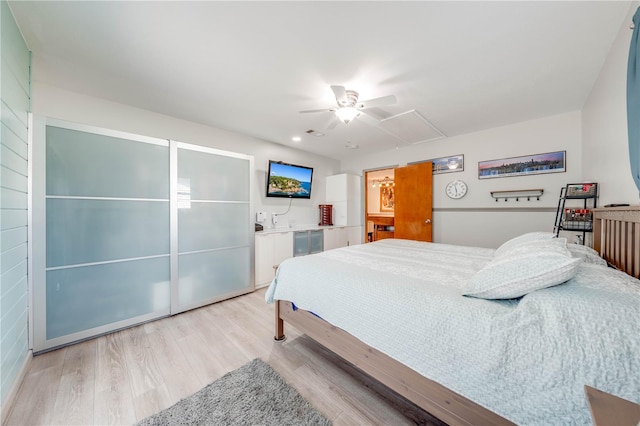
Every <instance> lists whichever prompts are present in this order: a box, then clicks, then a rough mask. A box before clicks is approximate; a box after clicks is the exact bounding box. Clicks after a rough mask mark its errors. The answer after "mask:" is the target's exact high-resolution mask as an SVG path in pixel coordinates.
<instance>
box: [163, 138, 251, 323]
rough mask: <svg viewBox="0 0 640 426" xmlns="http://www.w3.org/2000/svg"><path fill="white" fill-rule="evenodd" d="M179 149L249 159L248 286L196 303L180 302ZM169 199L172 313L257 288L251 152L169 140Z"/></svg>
mask: <svg viewBox="0 0 640 426" xmlns="http://www.w3.org/2000/svg"><path fill="white" fill-rule="evenodd" d="M178 149H185V150H190V151H196V152H202V153H205V154H214V155H220V156H223V157H231V158H238V159H242V160H247V161H248V162H249V174H250V176H249V202H248V204H249V217H248V218H247V227H248V230H249V236H250V238H249V240H248V245H249V253H250V259H249V265H250V274H249V279H250V282H249V288H248V289H241V290H238V291H235V292H231V293H225V294H224V295H221V296H220V297H214V298H211V299H207V300H204V301H199V302H197V303H192V304H185V305H182V306H180V305H179V303H178V302H179V296H178V292H179V273H180V271H179V267H178V260H179V258H178V253H179V250H178ZM169 158H170V163H169V174H170V179H169V191H170V193H169V200H170V208H169V209H170V212H171V218H170V226H171V241H170V252H171V315H175V314H178V313H180V312H185V311H188V310H191V309H195V308H198V307H200V306H205V305H208V304H211V303H215V302H218V301H221V300H225V299H229V298H231V297H236V296H240V295H242V294H247V293H250V292H252V291H254V290H255V260H254V259H255V238H254V234H255V228H254V227H255V222H254V221H253V217H254V203H253V197H254V182H253V181H254V179H253V174H254V159H253V156H252V155H245V154H239V153H236V152H230V151H224V150H220V149H215V148H209V147H205V146H202V145H193V144H189V143H185V142H178V141H175V140H169Z"/></svg>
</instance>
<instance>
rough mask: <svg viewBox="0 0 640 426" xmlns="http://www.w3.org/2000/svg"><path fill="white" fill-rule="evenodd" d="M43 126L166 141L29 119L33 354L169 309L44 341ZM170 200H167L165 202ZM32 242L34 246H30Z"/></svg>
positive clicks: (157, 142) (159, 141)
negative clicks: (30, 135) (30, 124)
mask: <svg viewBox="0 0 640 426" xmlns="http://www.w3.org/2000/svg"><path fill="white" fill-rule="evenodd" d="M47 126H54V127H60V128H64V129H69V130H76V131H80V132H87V133H93V134H98V135H103V136H109V137H115V138H121V139H127V140H133V141H137V142H144V143H148V144H154V145H160V146H166V147H168V146H169V141H168V140H164V139H157V138H151V137H146V136H141V135H136V134H131V133H126V132H120V131H116V130H110V129H104V128H99V127H94V126H88V125H84V124H78V123H72V122H68V121H63V120H58V119H53V118H48V117H40V116H37V115H33V116H32V127H31V129H30V130H31V134H32V138H31V142H32V144H31V158H30V159H29V162H30V163H31V167H32V168H31V171H32V175H31V176H32V178H31V185H30V188H29V189H30V190H29V206H30V211H29V218H30V223H29V228H30V232H31V238H30V239H29V243H28V250H29V253H30V254H31V256H30V257H29V272H30V274H29V289H30V291H31V305H30V309H29V311H30V314H29V316H30V319H31V320H32V321H31V323H30V324H31V326H30V329H31V331H30V336H32V341H31V342H30V343H31V348H32V349H33V351H34V352H41V351H45V350H49V349H52V348H55V347H58V346H63V345H66V344H69V343H71V342H75V341H80V340H84V339H88V338H92V337H96V336H99V335H102V334H106V333H109V332H112V331H115V330H118V329H121V328H126V327H130V326H132V325H136V324H140V323H143V322H146V321H150V320H153V319H157V318H161V317H165V316H168V315H169V314H170V309H163V310H159V311H155V312H152V313H148V314H145V315H140V316H136V317H134V318H129V319H126V320H122V321H118V322H114V323H110V324H106V325H102V326H98V327H94V328H91V329H87V330H82V331H79V332H76V333H72V334H67V335H64V336H60V337H56V338H52V339H49V340H47V335H46V332H47V329H46V318H47V300H46V294H47V293H46V284H47V280H46V273H47V263H46V255H47V253H46V241H47V239H46V235H47V229H46V223H47V222H46V128H47ZM169 201H170V200H169ZM34 241H35V242H36V244H34Z"/></svg>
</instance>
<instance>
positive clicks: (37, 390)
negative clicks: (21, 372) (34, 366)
mask: <svg viewBox="0 0 640 426" xmlns="http://www.w3.org/2000/svg"><path fill="white" fill-rule="evenodd" d="M61 377H62V364H60V365H56V366H53V367H49V368H45V369H41V370H38V371H34V372H30V373H28V374H27V375H26V376H25V378H24V380H23V382H22V384H21V386H20V390H19V391H18V394H17V395H16V399H15V402H14V406H13V408H12V411H11V414H10V415H9V418H8V419H7V421H6V424H7V425H49V424H53V423H52V422H51V418H52V415H53V407H54V405H55V402H56V397H57V396H58V388H59V386H60V378H61Z"/></svg>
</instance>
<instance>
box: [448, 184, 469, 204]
mask: <svg viewBox="0 0 640 426" xmlns="http://www.w3.org/2000/svg"><path fill="white" fill-rule="evenodd" d="M444 191H445V192H446V194H447V195H448V196H449V198H453V199H454V200H457V199H458V198H462V197H464V196H465V194H466V193H467V184H466V183H464V182H463V181H461V180H453V181H451V182H449V183H448V184H447V187H446V188H445V190H444Z"/></svg>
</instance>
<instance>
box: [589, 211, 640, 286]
mask: <svg viewBox="0 0 640 426" xmlns="http://www.w3.org/2000/svg"><path fill="white" fill-rule="evenodd" d="M592 212H593V222H594V223H593V248H594V250H596V251H597V252H598V253H600V256H601V257H602V258H604V259H605V260H606V261H607V262H609V264H610V265H612V266H614V267H615V268H617V269H620V270H621V271H624V272H626V273H627V274H629V275H631V276H633V277H636V278H640V206H627V207H605V208H597V209H593V210H592Z"/></svg>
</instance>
